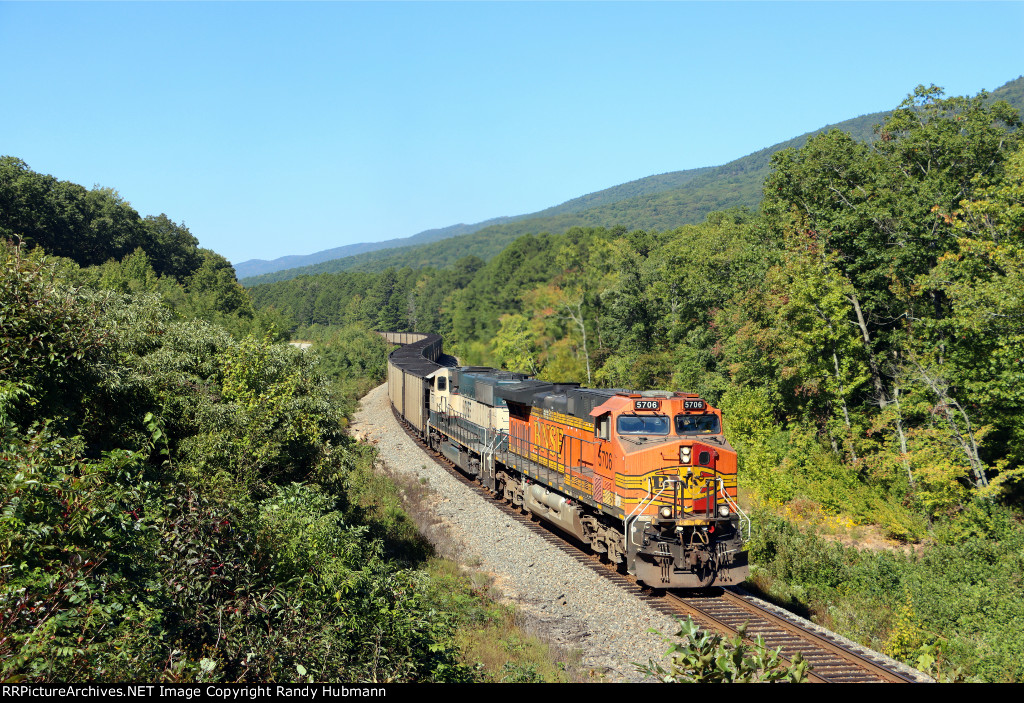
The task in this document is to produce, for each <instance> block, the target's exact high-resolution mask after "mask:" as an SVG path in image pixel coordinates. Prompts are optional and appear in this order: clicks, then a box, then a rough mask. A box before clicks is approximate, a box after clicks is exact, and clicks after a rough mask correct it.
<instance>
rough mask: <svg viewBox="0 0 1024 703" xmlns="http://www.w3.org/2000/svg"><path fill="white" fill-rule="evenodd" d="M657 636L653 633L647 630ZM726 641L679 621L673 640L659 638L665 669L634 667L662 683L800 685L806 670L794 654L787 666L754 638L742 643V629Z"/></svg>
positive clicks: (650, 664) (777, 652)
mask: <svg viewBox="0 0 1024 703" xmlns="http://www.w3.org/2000/svg"><path fill="white" fill-rule="evenodd" d="M651 632H653V633H654V634H656V635H661V633H660V632H658V631H657V630H651ZM736 632H737V634H736V635H735V636H733V637H732V638H730V639H728V640H726V638H725V637H723V636H722V635H719V634H717V633H712V632H708V631H705V630H701V629H700V628H699V627H698V626H697V624H696V623H694V622H693V620H692V619H690V618H687V619H686V620H685V621H683V620H680V621H679V631H678V632H677V633H676V634H675V637H676V638H677V639H678V640H680V641H673V640H672V639H670V638H668V637H665V636H664V635H661V637H662V639H664V640H665V641H666V642H667V643H669V644H670V645H671V646H670V647H669V648H668V651H666V652H665V656H668V657H671V658H672V661H671V664H670V665H669V668H668V669H665V668H664V667H663V666H662V665H661V664H659V663H657V662H655V661H654V660H653V659H652V660H650V661H649V662H648V663H647V664H645V665H644V664H636V665H635V666H636V667H637V670H638V671H639V672H640V673H642V674H647V675H648V676H653V677H655V678H657V679H658V680H659V681H661V682H662V683H776V682H786V683H804V682H806V681H807V672H808V671H809V668H810V667H809V666H808V664H807V661H806V660H804V658H803V657H802V656H801V655H800V653H799V652H798V653H797V654H796V656H794V657H793V661H792V663H791V664H790V665H789V666H785V665H784V664H783V662H782V657H781V653H780V649H775V650H774V651H769V650H768V649H767V648H766V647H765V646H764V642H763V641H762V639H761V636H760V635H758V636H757V637H755V638H754V641H753V644H752V645H751V644H748V643H746V642H744V640H745V639H746V636H747V632H746V625H741V626H740V627H739V628H738V629H737V631H736Z"/></svg>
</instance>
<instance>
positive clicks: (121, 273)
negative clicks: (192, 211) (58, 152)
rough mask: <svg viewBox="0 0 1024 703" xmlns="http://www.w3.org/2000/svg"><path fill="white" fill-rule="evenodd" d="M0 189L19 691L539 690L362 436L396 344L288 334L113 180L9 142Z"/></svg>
mask: <svg viewBox="0 0 1024 703" xmlns="http://www.w3.org/2000/svg"><path fill="white" fill-rule="evenodd" d="M0 203H2V210H0V681H4V682H6V683H29V682H71V681H92V682H126V681H138V682H171V683H175V682H179V683H180V682H214V681H224V682H261V683H266V682H271V681H278V682H286V681H299V680H301V681H307V680H312V679H315V680H320V681H367V682H380V681H406V682H409V681H470V680H477V681H479V680H541V678H542V677H541V674H540V673H539V670H538V669H537V668H535V667H534V666H533V664H528V665H527V664H523V663H521V662H523V661H525V659H526V657H528V656H534V649H531V646H533V645H531V644H530V640H529V639H528V638H525V637H522V636H520V634H519V633H518V631H517V630H516V629H515V627H514V625H513V624H512V623H511V620H512V618H513V615H512V613H511V612H509V611H507V610H504V611H502V610H498V609H496V608H495V607H494V606H493V605H491V604H489V603H488V602H487V601H486V600H485V599H483V598H482V596H480V595H479V594H477V593H475V592H474V591H472V589H471V587H470V586H469V585H467V583H466V582H467V581H468V577H465V576H462V575H460V574H459V572H458V570H457V568H454V567H450V566H444V565H441V566H440V567H431V568H439V569H440V571H439V573H435V572H434V571H428V566H431V565H432V564H434V562H429V563H428V557H430V555H431V549H430V547H429V545H428V544H427V543H426V541H425V539H424V538H422V537H421V536H419V535H418V534H417V532H416V530H415V528H414V526H413V524H412V523H411V521H410V520H409V518H408V517H407V516H406V515H405V514H404V513H403V512H402V510H401V508H400V499H399V497H398V489H396V488H394V487H393V486H390V484H388V482H387V480H386V479H385V478H384V477H382V476H381V475H379V473H377V472H376V471H375V469H374V463H375V454H374V451H373V449H372V448H370V447H367V446H363V445H359V444H357V443H356V442H355V441H354V440H352V439H350V438H349V437H348V436H346V434H345V432H344V429H345V427H346V424H347V417H346V413H347V412H348V411H350V410H351V409H352V408H353V406H354V404H355V402H356V399H357V398H358V397H359V396H360V395H362V394H363V393H365V392H366V390H368V389H369V388H370V387H372V386H374V385H376V384H377V383H380V382H381V380H382V379H383V376H384V366H385V359H386V355H387V352H388V345H387V344H386V343H385V342H384V340H383V339H382V338H381V337H380V336H379V335H376V334H374V333H372V332H369V331H367V330H365V329H361V328H358V327H349V328H346V329H335V330H332V331H330V332H329V333H327V334H322V335H320V336H319V337H318V338H317V340H316V341H317V349H318V351H316V352H312V351H310V352H303V351H299V350H298V349H294V348H292V347H290V346H288V345H287V344H284V343H280V342H278V341H276V340H278V339H280V338H281V336H282V335H281V327H280V326H279V325H278V323H279V322H281V321H282V320H281V319H280V318H279V317H275V316H273V315H269V316H268V315H266V314H265V313H257V312H254V310H253V306H252V302H251V300H250V298H249V297H248V295H247V294H246V293H245V290H244V289H243V288H242V287H241V286H239V285H238V283H237V281H236V280H235V277H234V272H233V271H232V270H231V267H230V264H228V263H227V261H226V260H224V259H223V257H220V256H219V255H217V254H215V253H213V252H211V251H207V250H202V249H199V248H198V246H197V244H198V243H197V241H196V239H195V238H194V237H193V236H192V235H191V234H190V233H189V232H188V230H187V229H185V228H184V227H183V226H182V225H177V224H175V223H174V222H173V221H172V220H170V219H169V218H167V217H166V216H164V215H161V216H159V217H140V216H139V214H138V213H137V212H136V211H135V210H133V209H132V208H131V207H130V206H129V205H128V204H127V203H126V202H124V201H123V200H122V199H121V198H119V197H118V196H117V194H116V192H114V191H112V190H109V189H99V188H97V189H93V190H91V191H89V190H86V189H85V188H83V187H81V186H79V185H77V184H73V183H69V182H66V181H59V180H57V179H55V178H53V177H51V176H46V175H42V174H38V173H35V172H33V171H31V169H29V168H28V166H27V165H26V164H24V163H23V162H21V161H20V160H18V159H14V158H10V157H6V158H3V159H0ZM52 252H59V253H60V255H61V256H52V255H51V253H52ZM481 613H484V614H485V615H486V617H487V618H488V620H487V623H481V622H480V620H481V618H482V617H484V616H483V615H481ZM465 622H472V625H471V626H470V627H469V628H467V627H466V626H465V625H464V624H463V623H465ZM497 630H500V631H499V632H497V633H495V631H497ZM507 636H513V637H516V638H517V642H518V649H517V652H518V654H515V655H512V659H511V660H506V661H503V662H501V663H499V664H498V665H497V667H496V668H493V667H492V668H488V667H485V666H484V665H483V664H479V665H478V664H477V663H476V661H475V660H474V659H473V658H472V657H474V656H476V655H475V654H474V650H473V643H474V640H473V638H474V637H476V638H479V639H488V640H489V641H490V646H495V642H497V643H498V644H497V646H499V647H501V646H502V645H503V642H502V638H503V637H507ZM510 662H511V663H510ZM502 665H504V666H505V669H502ZM510 666H511V668H509V667H510ZM561 676H563V673H561V672H557V671H556V672H554V673H551V674H550V679H551V680H560V679H559V677H561Z"/></svg>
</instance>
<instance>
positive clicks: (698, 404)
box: [683, 400, 705, 410]
mask: <svg viewBox="0 0 1024 703" xmlns="http://www.w3.org/2000/svg"><path fill="white" fill-rule="evenodd" d="M704 408H705V403H704V401H703V400H684V401H683V410H703V409H704Z"/></svg>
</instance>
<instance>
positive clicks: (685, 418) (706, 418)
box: [676, 413, 722, 434]
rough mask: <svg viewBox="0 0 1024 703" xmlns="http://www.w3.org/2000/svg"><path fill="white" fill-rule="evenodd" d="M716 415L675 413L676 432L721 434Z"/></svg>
mask: <svg viewBox="0 0 1024 703" xmlns="http://www.w3.org/2000/svg"><path fill="white" fill-rule="evenodd" d="M721 433H722V425H721V424H720V423H719V422H718V415H715V414H714V413H708V414H707V415H676V434H721Z"/></svg>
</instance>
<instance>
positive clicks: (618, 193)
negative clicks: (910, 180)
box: [236, 77, 1024, 286]
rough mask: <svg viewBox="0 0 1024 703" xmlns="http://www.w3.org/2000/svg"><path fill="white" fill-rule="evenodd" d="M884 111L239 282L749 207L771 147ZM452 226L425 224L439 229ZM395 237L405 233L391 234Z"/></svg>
mask: <svg viewBox="0 0 1024 703" xmlns="http://www.w3.org/2000/svg"><path fill="white" fill-rule="evenodd" d="M991 99H992V100H1006V101H1007V102H1008V103H1010V104H1011V105H1013V106H1014V107H1015V108H1017V110H1019V111H1022V112H1024V77H1018V78H1017V79H1016V80H1013V81H1010V82H1009V83H1006V84H1005V85H1003V86H1001V87H1000V88H998V89H996V90H994V91H993V92H992V93H991ZM888 115H889V112H875V113H871V114H868V115H862V116H860V117H855V118H853V119H849V120H845V121H843V122H839V123H837V124H831V125H825V126H824V127H822V128H820V129H817V130H814V131H813V132H807V133H806V134H802V135H800V136H798V137H794V138H793V139H790V140H788V141H785V142H780V143H778V144H775V145H773V146H770V147H767V148H765V149H761V150H760V151H756V152H754V153H753V154H748V155H747V156H744V157H742V158H739V159H736V160H735V161H730V162H729V163H727V164H724V165H722V166H715V167H706V168H699V169H691V170H687V171H674V172H671V173H664V174H660V175H657V176H648V177H647V178H641V179H638V180H635V181H630V182H629V183H624V184H622V185H618V186H614V187H612V188H607V189H605V190H601V191H597V192H596V193H591V194H589V195H584V196H581V197H579V198H574V199H572V200H569V201H566V202H564V203H562V204H561V205H556V206H554V207H550V208H547V209H546V210H541V211H539V212H535V213H531V214H528V215H518V216H515V217H506V218H498V221H496V220H488V221H487V222H482V223H479V224H478V225H456V226H455V228H457V227H463V228H466V229H465V231H463V232H457V233H454V234H452V235H449V237H450V238H448V239H444V238H443V236H444V235H441V236H436V237H434V238H433V239H432V240H429V243H427V242H426V241H423V242H420V243H414V242H411V241H410V242H409V245H407V246H401V247H400V248H387V249H385V248H383V247H377V248H376V250H373V251H370V250H366V249H364V250H363V251H362V252H361V253H358V254H350V255H348V256H346V258H335V259H328V258H327V257H321V258H320V260H319V261H317V262H315V263H313V262H311V265H306V266H301V267H298V268H290V269H283V270H277V271H273V272H269V273H265V274H263V275H259V276H253V277H248V278H244V279H243V280H242V281H241V282H242V284H243V285H245V286H254V285H259V284H262V283H271V282H274V281H282V280H287V279H289V278H294V277H296V276H300V275H313V274H319V273H331V272H335V271H352V270H356V271H383V270H384V269H387V268H391V267H396V268H400V267H402V266H411V267H413V268H418V267H422V266H435V267H444V266H449V265H451V264H453V263H454V262H455V261H457V260H458V259H460V258H462V257H464V256H468V255H475V256H479V257H480V258H482V259H485V260H486V259H490V258H491V257H493V256H495V255H496V254H497V253H498V252H500V251H501V250H502V249H503V248H505V247H506V246H508V244H509V243H511V242H512V241H513V240H515V239H516V238H518V237H520V236H522V235H524V234H529V233H533V234H536V233H540V232H551V233H560V232H564V231H566V230H568V229H569V228H571V227H577V226H579V227H614V226H623V227H625V228H626V229H655V230H665V229H674V228H675V227H679V226H680V225H684V224H695V223H698V222H702V221H703V220H704V218H705V217H706V216H707V215H708V213H711V212H715V211H719V210H727V209H730V208H750V209H754V208H756V207H757V206H758V203H760V201H761V185H762V183H763V182H764V179H765V177H766V176H767V175H768V170H769V164H770V162H771V157H772V155H773V154H775V153H776V152H779V151H782V150H784V149H788V148H791V147H792V148H799V147H801V146H803V145H804V144H805V143H806V142H807V140H808V139H810V138H811V137H813V136H814V135H816V134H820V133H822V132H827V131H829V130H832V129H840V130H843V131H844V132H847V133H849V134H850V135H851V136H853V137H854V138H855V139H858V140H860V141H871V140H872V139H874V126H875V125H877V124H880V123H881V122H883V121H884V120H885V118H886V117H887V116H888ZM455 228H445V229H444V230H430V231H429V232H434V233H440V232H445V231H447V230H453V229H455ZM426 234H427V232H424V233H421V234H419V235H416V237H421V236H423V235H426ZM408 239H409V240H411V239H414V237H410V238H408ZM400 241H406V240H390V242H400ZM381 244H387V242H384V243H381ZM417 244H418V245H417ZM351 246H353V247H359V246H363V247H366V246H373V245H351ZM395 246H400V245H395ZM344 248H345V247H342V248H341V249H344ZM331 251H337V250H331ZM326 253H327V252H321V254H326ZM311 256H318V255H317V254H313V255H311ZM285 258H289V257H285ZM278 261H280V260H278ZM246 263H248V262H246ZM241 267H242V264H239V265H238V266H236V269H237V270H239V278H240V279H242V278H243V276H244V275H245V274H243V273H242V272H241Z"/></svg>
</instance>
